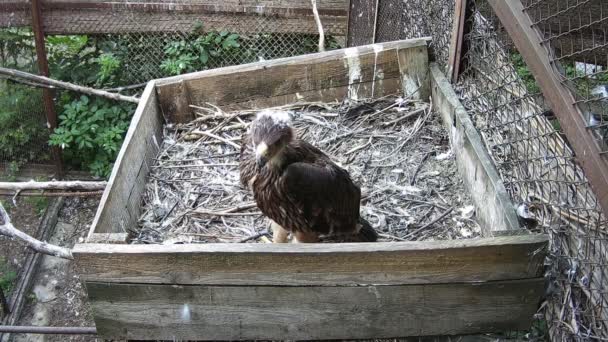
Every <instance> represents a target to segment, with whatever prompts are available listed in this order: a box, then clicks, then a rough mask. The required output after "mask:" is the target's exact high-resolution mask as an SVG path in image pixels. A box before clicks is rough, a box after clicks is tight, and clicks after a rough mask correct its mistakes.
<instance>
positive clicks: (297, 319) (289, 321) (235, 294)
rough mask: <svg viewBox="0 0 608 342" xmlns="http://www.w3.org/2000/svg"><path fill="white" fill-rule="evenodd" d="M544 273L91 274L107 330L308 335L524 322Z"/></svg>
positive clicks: (405, 332)
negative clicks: (221, 280)
mask: <svg viewBox="0 0 608 342" xmlns="http://www.w3.org/2000/svg"><path fill="white" fill-rule="evenodd" d="M543 283H544V281H543V279H542V278H534V279H525V280H518V281H499V282H487V283H479V284H475V283H456V284H431V285H396V286H390V285H387V286H359V287H353V286H346V287H345V286H304V287H302V286H171V285H143V284H103V283H88V284H87V290H88V293H89V298H90V299H91V302H92V308H93V314H94V316H95V319H96V325H97V330H98V331H99V333H100V334H101V336H104V337H105V338H114V339H122V338H133V339H135V338H137V339H154V340H157V339H190V340H244V339H247V340H257V339H263V340H267V339H271V340H310V339H359V338H390V337H400V336H424V335H453V334H465V333H478V332H490V331H500V330H509V329H528V328H529V326H530V317H532V315H533V314H534V313H535V312H536V309H537V306H538V300H539V298H540V297H541V295H542V293H543Z"/></svg>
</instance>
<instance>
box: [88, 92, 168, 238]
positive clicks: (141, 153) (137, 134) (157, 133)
mask: <svg viewBox="0 0 608 342" xmlns="http://www.w3.org/2000/svg"><path fill="white" fill-rule="evenodd" d="M162 124H163V122H162V116H161V115H160V114H159V111H158V102H157V100H156V92H155V83H154V81H150V82H149V83H148V85H147V86H146V89H145V90H144V92H143V94H142V96H141V101H140V103H139V105H138V107H137V110H136V111H135V114H134V116H133V119H131V124H130V126H129V130H128V132H127V135H126V137H125V141H124V143H123V145H122V148H121V149H120V152H119V153H118V157H117V158H116V162H115V164H114V169H113V170H112V175H111V176H110V180H109V181H108V185H107V186H106V189H105V191H104V193H103V196H102V197H101V202H100V204H99V209H98V210H97V213H96V214H95V218H94V220H93V224H92V225H91V230H90V232H89V238H91V239H93V240H95V239H96V240H97V241H100V240H99V239H101V240H102V241H104V239H107V238H109V236H108V235H106V236H105V237H103V238H95V237H93V234H95V233H125V232H127V230H128V229H129V228H130V227H133V226H134V225H135V224H136V222H137V219H138V218H139V212H140V205H141V196H142V193H143V190H144V187H145V180H146V177H147V176H148V174H149V171H150V166H151V165H152V159H153V158H155V157H156V154H157V152H158V148H159V146H160V145H159V144H160V143H161V141H162V140H161V134H162ZM116 236H120V235H113V237H116ZM123 236H124V237H126V235H123Z"/></svg>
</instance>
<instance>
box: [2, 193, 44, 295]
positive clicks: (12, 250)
mask: <svg viewBox="0 0 608 342" xmlns="http://www.w3.org/2000/svg"><path fill="white" fill-rule="evenodd" d="M0 202H2V205H3V206H4V208H5V209H6V211H7V212H8V215H9V217H10V218H11V221H12V223H13V225H14V226H15V227H17V228H18V229H20V230H22V231H23V232H25V233H26V234H29V235H34V236H35V235H36V231H37V230H38V225H39V224H40V219H41V216H42V215H41V213H40V212H39V211H38V209H39V208H36V205H35V202H34V201H31V200H22V199H19V200H18V201H17V205H15V204H14V203H13V200H12V198H11V197H7V196H0ZM29 253H32V252H31V250H29V249H27V248H25V247H24V246H23V245H22V244H21V243H19V242H18V241H17V240H13V239H9V238H7V237H5V236H0V278H4V277H7V278H8V277H9V275H8V274H9V273H12V274H17V275H18V274H19V270H20V269H21V268H22V266H23V264H24V263H25V260H26V258H27V255H28V254H29ZM10 278H11V279H13V281H12V283H13V285H14V283H15V282H16V281H17V279H16V278H14V277H12V276H11V277H10ZM4 279H6V278H4ZM5 295H6V296H7V297H8V296H9V295H10V293H5Z"/></svg>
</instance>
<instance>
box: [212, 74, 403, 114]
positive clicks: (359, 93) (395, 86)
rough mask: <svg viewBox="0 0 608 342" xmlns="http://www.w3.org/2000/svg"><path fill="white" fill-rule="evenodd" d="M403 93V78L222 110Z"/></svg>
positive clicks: (265, 99) (258, 100) (261, 100)
mask: <svg viewBox="0 0 608 342" xmlns="http://www.w3.org/2000/svg"><path fill="white" fill-rule="evenodd" d="M349 91H350V93H349ZM402 92H403V88H402V86H401V78H390V79H378V80H377V81H372V82H363V83H358V84H356V86H355V87H349V86H343V87H333V88H327V89H319V90H312V91H306V92H301V93H297V94H287V95H279V96H273V97H254V98H252V99H251V100H248V101H246V102H238V103H234V104H228V105H225V106H222V109H223V110H226V111H230V110H246V109H253V108H268V107H275V106H282V105H285V104H289V103H297V102H315V101H320V102H341V101H343V100H344V99H345V98H347V97H348V96H349V95H351V96H356V97H357V98H359V99H370V98H376V97H383V96H386V95H399V94H402ZM372 93H373V95H372Z"/></svg>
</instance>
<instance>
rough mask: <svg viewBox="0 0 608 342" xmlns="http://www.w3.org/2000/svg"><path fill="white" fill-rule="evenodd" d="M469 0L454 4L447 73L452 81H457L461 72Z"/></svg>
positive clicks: (461, 0) (459, 0) (458, 0)
mask: <svg viewBox="0 0 608 342" xmlns="http://www.w3.org/2000/svg"><path fill="white" fill-rule="evenodd" d="M466 6H467V0H456V2H455V4H454V18H452V35H451V39H450V49H449V51H448V65H447V67H448V70H447V74H448V77H449V80H450V82H452V83H454V82H456V80H457V78H458V75H459V73H460V60H461V51H462V44H463V41H464V39H463V37H464V23H465V21H466V19H467V17H466Z"/></svg>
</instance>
